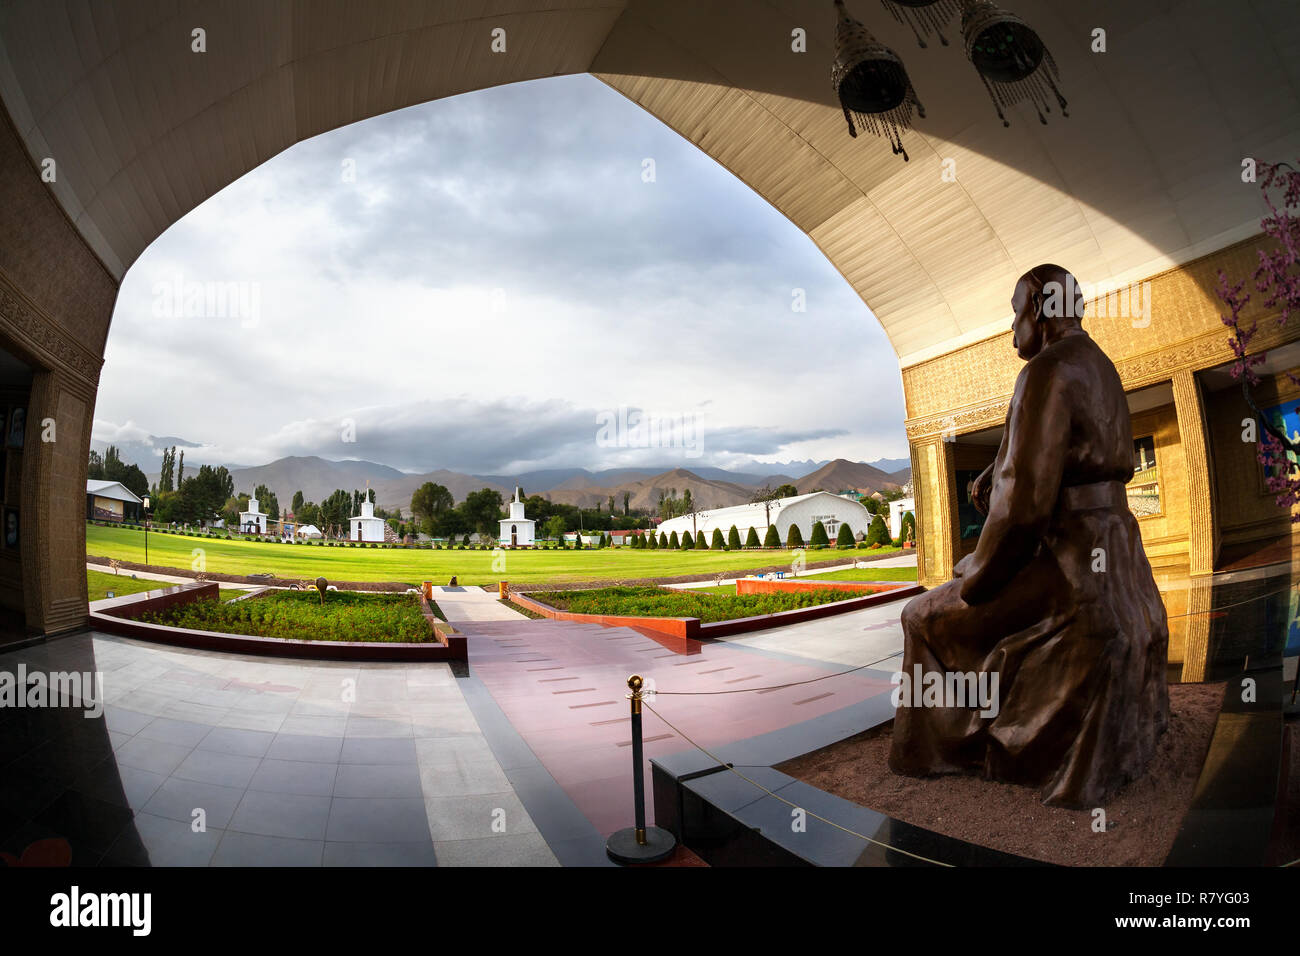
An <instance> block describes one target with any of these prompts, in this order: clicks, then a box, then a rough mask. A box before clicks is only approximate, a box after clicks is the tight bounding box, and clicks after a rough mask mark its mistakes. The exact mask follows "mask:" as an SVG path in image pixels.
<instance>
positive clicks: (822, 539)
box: [808, 521, 831, 548]
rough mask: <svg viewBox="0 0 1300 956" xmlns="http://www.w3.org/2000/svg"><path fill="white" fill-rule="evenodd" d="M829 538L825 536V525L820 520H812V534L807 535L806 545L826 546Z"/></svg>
mask: <svg viewBox="0 0 1300 956" xmlns="http://www.w3.org/2000/svg"><path fill="white" fill-rule="evenodd" d="M830 543H831V539H830V538H828V537H827V536H826V526H825V525H824V524H822V523H821V522H820V521H814V522H813V526H812V534H811V535H809V536H808V547H810V548H826V547H829V546H830Z"/></svg>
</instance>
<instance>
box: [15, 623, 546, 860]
mask: <svg viewBox="0 0 1300 956" xmlns="http://www.w3.org/2000/svg"><path fill="white" fill-rule="evenodd" d="M20 663H22V664H25V665H26V668H27V669H28V671H33V670H45V671H47V672H48V671H76V672H85V671H98V672H99V673H101V674H102V675H103V686H104V693H103V696H104V701H105V703H104V708H103V714H102V717H99V718H89V717H85V716H83V715H82V712H81V711H80V710H76V709H72V708H69V707H60V708H46V709H42V710H35V709H24V710H13V709H9V710H6V711H0V850H2V851H5V852H8V853H12V854H15V855H20V854H21V853H22V852H23V850H24V848H25V847H27V846H29V845H31V844H32V843H33V842H34V841H37V840H41V839H43V838H48V837H52V836H62V837H64V838H66V839H67V840H68V841H69V842H70V843H71V844H72V849H73V862H74V864H94V863H99V864H101V865H150V864H152V865H164V866H204V865H212V866H222V865H231V866H320V865H324V866H350V865H360V866H373V865H394V866H396V865H408V866H431V865H442V866H447V865H453V866H454V865H469V866H474V865H486V866H502V865H529V866H554V865H557V863H556V859H555V856H554V854H553V853H552V852H551V851H550V849H549V848H548V847H547V845H546V843H545V841H544V840H542V838H541V836H540V835H539V833H538V831H537V827H536V826H535V825H534V824H533V821H532V820H531V819H530V818H529V816H528V813H527V812H526V811H525V809H524V807H523V805H522V804H521V803H520V801H519V799H518V797H517V796H516V794H515V792H514V789H513V788H512V787H511V785H510V781H509V780H508V779H507V777H506V775H505V773H504V771H503V770H502V768H501V766H500V765H499V764H498V763H497V761H496V759H495V758H494V756H493V754H492V751H491V749H490V748H489V746H488V744H487V741H486V740H485V738H484V736H483V734H482V732H481V731H480V729H479V726H478V724H477V722H476V721H475V719H474V717H473V715H472V713H471V712H470V710H469V708H468V706H467V705H466V703H465V699H464V697H463V696H462V694H461V692H460V690H459V688H458V687H457V686H456V680H455V678H454V676H453V675H452V673H451V670H450V668H449V667H448V665H446V664H438V663H415V664H360V665H355V664H342V663H333V662H315V661H280V660H271V659H262V658H253V657H240V656H237V655H230V654H219V653H210V652H203V651H189V650H183V649H176V648H162V647H158V646H156V645H151V644H147V643H144V642H137V641H132V640H129V639H126V638H119V637H115V636H110V635H103V634H98V633H93V634H89V635H78V636H75V637H69V638H64V639H60V640H55V641H50V642H47V643H45V644H40V645H35V646H33V647H32V648H28V649H24V650H20V651H15V652H11V653H8V654H4V655H0V671H9V672H16V670H17V668H18V665H19V664H20Z"/></svg>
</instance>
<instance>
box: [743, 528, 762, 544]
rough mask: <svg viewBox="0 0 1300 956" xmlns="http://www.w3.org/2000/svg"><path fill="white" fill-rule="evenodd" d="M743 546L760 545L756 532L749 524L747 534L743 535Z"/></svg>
mask: <svg viewBox="0 0 1300 956" xmlns="http://www.w3.org/2000/svg"><path fill="white" fill-rule="evenodd" d="M745 547H746V548H758V547H761V545H760V544H759V542H758V532H757V531H755V530H754V526H753V525H750V526H749V534H747V535H745Z"/></svg>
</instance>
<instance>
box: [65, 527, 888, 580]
mask: <svg viewBox="0 0 1300 956" xmlns="http://www.w3.org/2000/svg"><path fill="white" fill-rule="evenodd" d="M195 548H201V549H202V551H203V559H204V566H203V570H207V571H211V572H217V573H224V574H259V573H262V572H270V573H271V574H274V575H276V576H277V577H282V578H315V577H317V576H321V575H323V576H324V577H326V578H328V579H330V580H335V581H397V582H404V583H406V584H409V585H418V584H419V582H421V581H432V582H433V583H434V584H446V583H447V580H448V579H449V578H450V577H451V576H452V575H456V577H457V580H458V581H459V583H461V584H491V583H494V582H496V581H512V582H519V583H542V582H548V583H556V584H562V583H564V582H567V581H627V580H636V579H640V578H662V577H670V576H675V575H686V574H699V575H706V574H713V573H716V572H718V571H739V570H747V569H750V568H759V567H766V566H772V565H782V564H784V565H788V564H790V563H791V562H792V561H793V560H794V556H793V552H790V551H786V550H781V551H660V550H655V551H650V550H642V549H640V548H635V549H634V548H604V549H600V550H589V551H504V552H502V554H501V555H500V556H499V557H493V554H492V552H491V551H468V550H466V551H424V550H414V549H410V550H408V549H405V548H393V549H385V548H329V547H319V546H310V545H305V544H297V545H295V544H263V543H260V542H256V541H227V540H226V539H224V538H201V537H188V536H184V535H173V534H159V533H157V532H151V533H150V535H149V564H150V565H152V566H155V567H169V568H178V569H184V570H189V569H192V568H193V567H194V561H195V560H196V557H195V555H194V554H193V551H194V549H195ZM86 553H87V554H92V555H103V556H106V557H110V558H119V559H121V560H124V561H134V562H140V563H143V562H144V532H143V531H138V530H136V529H134V528H107V527H101V526H99V525H87V527H86ZM872 553H873V554H879V553H881V552H880V551H875V552H872ZM860 555H861V552H851V551H836V550H835V549H834V548H830V549H827V550H825V551H808V552H806V553H805V560H808V561H823V560H828V561H834V560H838V559H843V560H844V561H846V562H847V561H851V560H853V558H854V557H856V556H860ZM494 564H496V567H495V568H494V566H493V565H494ZM503 565H504V566H503Z"/></svg>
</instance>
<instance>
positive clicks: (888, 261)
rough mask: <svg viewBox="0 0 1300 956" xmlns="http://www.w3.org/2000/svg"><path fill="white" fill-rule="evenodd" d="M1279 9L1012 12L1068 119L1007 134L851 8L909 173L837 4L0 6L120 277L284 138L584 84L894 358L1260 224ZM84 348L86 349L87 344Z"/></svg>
mask: <svg viewBox="0 0 1300 956" xmlns="http://www.w3.org/2000/svg"><path fill="white" fill-rule="evenodd" d="M1287 6H1288V4H1287V0H1245V2H1241V3H1234V4H1224V3H1221V2H1211V0H1164V2H1161V3H1155V4H1142V5H1136V4H1132V3H1129V2H1125V0H1100V2H1093V3H1089V4H1077V3H1071V2H1066V0H1022V2H1017V3H1015V4H1013V8H1014V9H1015V11H1016V12H1017V13H1018V14H1020V15H1021V16H1022V17H1024V18H1025V19H1026V20H1027V21H1028V22H1029V23H1031V24H1032V25H1033V26H1034V27H1035V28H1036V29H1037V30H1038V31H1039V32H1040V34H1041V35H1042V36H1043V38H1044V40H1045V41H1046V43H1047V45H1048V47H1049V48H1050V49H1051V51H1052V53H1053V55H1054V56H1055V58H1056V61H1057V62H1058V64H1059V65H1060V69H1061V74H1062V87H1063V90H1064V92H1065V94H1066V96H1067V97H1068V98H1069V100H1070V117H1069V118H1068V119H1064V118H1062V117H1060V116H1059V115H1056V114H1055V113H1054V114H1053V115H1052V116H1051V118H1050V122H1049V124H1048V125H1046V126H1041V125H1039V123H1038V122H1037V120H1036V119H1035V117H1034V115H1033V113H1032V112H1031V111H1027V110H1013V111H1012V113H1011V116H1010V118H1011V120H1012V125H1011V127H1010V128H1003V126H1002V124H1001V123H1000V121H999V120H998V118H997V116H996V114H995V112H994V109H993V106H992V104H991V102H990V101H989V99H988V97H987V94H986V93H985V90H984V87H983V85H982V84H981V83H980V81H979V79H978V77H977V75H976V74H975V72H974V69H973V68H972V67H971V65H970V64H969V63H968V62H967V61H966V59H965V57H964V56H963V53H962V50H961V44H960V38H959V36H957V31H956V28H955V26H950V27H949V30H948V34H949V39H950V41H951V44H952V45H950V46H948V47H942V46H940V45H939V44H937V43H931V44H930V47H929V48H928V49H925V50H922V49H918V48H917V46H916V42H915V40H914V39H913V37H912V35H911V33H910V31H909V30H907V29H906V28H905V27H903V26H901V25H900V24H898V23H896V22H895V21H894V20H893V18H891V17H890V16H889V15H888V14H887V13H886V12H885V11H884V10H882V9H881V7H880V6H879V5H878V4H877V3H875V2H874V0H856V2H854V3H851V4H850V11H851V12H852V13H853V14H854V15H855V16H857V17H858V18H859V19H862V20H864V22H866V23H867V24H868V26H869V27H870V28H871V29H872V30H873V31H874V32H875V33H876V35H877V36H878V37H879V38H880V39H882V40H883V41H884V42H886V43H888V44H889V45H891V46H892V47H893V48H894V49H895V50H896V51H897V52H898V53H899V54H900V55H901V56H902V57H903V60H904V62H905V63H906V65H907V67H908V69H909V72H910V74H911V77H912V81H913V83H914V85H915V87H916V89H917V92H918V94H919V95H920V97H921V99H922V101H923V103H924V104H925V107H926V111H927V118H926V119H924V120H917V121H916V130H915V131H913V132H911V133H907V134H904V135H905V141H906V145H907V148H908V152H909V153H910V155H911V161H910V162H908V163H904V162H903V161H902V160H901V159H900V158H899V157H897V156H894V155H893V154H892V153H891V152H890V150H889V148H888V146H887V144H886V143H885V142H884V141H883V140H878V139H876V138H874V137H872V136H869V135H866V134H863V135H860V136H859V137H858V138H856V139H852V138H850V137H849V136H848V133H847V129H846V124H845V121H844V118H843V115H842V113H841V112H840V109H839V107H838V104H837V103H836V102H835V100H834V96H833V94H832V91H831V88H830V82H829V65H830V60H831V42H832V38H833V31H834V13H833V8H832V4H831V3H830V0H827V2H825V3H822V2H804V0H459V2H450V0H449V2H430V0H365V2H362V0H282V2H275V0H230V2H225V3H221V4H212V3H204V2H199V0H173V2H161V0H158V2H139V0H130V2H127V0H120V2H117V0H57V2H52V0H17V2H14V3H10V4H7V5H6V6H4V7H3V8H2V9H0V95H2V96H3V99H4V103H5V106H6V107H7V109H8V112H9V114H10V116H11V118H12V119H13V122H14V124H15V126H16V128H17V130H18V133H19V135H20V137H21V138H22V140H23V141H24V143H25V145H26V147H27V149H28V152H29V153H30V155H31V156H32V158H33V160H34V161H36V162H37V163H38V164H39V163H40V162H41V160H42V159H45V158H53V159H55V161H56V162H57V169H58V176H57V179H56V180H55V182H54V183H52V184H51V185H50V188H51V189H52V191H53V193H54V195H55V196H56V197H57V199H58V202H59V203H60V205H61V206H62V207H63V209H64V210H65V212H66V213H67V215H68V217H69V218H70V219H71V221H72V222H73V223H74V224H75V226H76V228H77V230H78V231H79V232H80V233H81V235H82V236H83V237H84V239H85V240H86V242H87V244H88V245H89V246H90V247H91V249H92V250H93V251H94V252H95V254H96V255H97V256H98V257H99V259H100V260H101V261H102V262H103V264H104V266H105V267H106V268H107V270H108V271H109V273H110V274H111V275H112V276H113V277H115V278H116V280H118V281H120V280H121V277H122V275H123V274H124V273H125V271H126V270H127V269H128V268H129V267H130V265H131V263H133V262H134V261H135V259H136V258H137V257H138V256H139V255H140V253H141V252H142V251H143V250H144V249H145V247H147V246H148V245H149V243H150V242H152V241H153V240H154V239H155V238H156V237H157V236H158V235H159V234H161V233H162V231H163V230H165V229H166V228H167V227H168V226H170V225H171V224H172V223H173V222H175V221H176V220H177V219H178V218H180V217H181V216H183V215H184V214H185V213H186V212H187V211H189V210H190V209H192V208H193V207H194V206H196V205H198V204H199V203H200V202H202V201H203V200H204V199H206V198H207V197H208V196H210V195H212V194H213V193H214V192H216V191H217V190H219V189H221V188H222V187H224V186H225V185H226V184H228V183H230V182H232V181H233V180H235V179H236V178H238V177H239V176H241V175H242V174H243V173H245V172H247V171H248V170H250V169H252V168H253V167H255V166H257V165H258V164H260V163H262V162H264V161H266V160H267V159H269V158H270V157H272V156H274V155H275V154H277V153H279V152H280V151H282V150H284V149H286V148H287V147H289V146H291V145H293V144H294V143H296V142H298V141H299V140H302V139H305V138H307V137H310V136H314V135H317V134H319V133H322V132H325V131H327V130H330V129H334V128H336V127H339V126H342V125H345V124H348V123H352V122H356V121H357V120H360V119H364V118H366V117H369V116H374V115H377V114H380V113H384V112H387V111H390V110H394V109H399V108H402V107H406V106H410V105H413V104H416V103H421V102H425V101H428V100H432V99H437V98H440V97H444V96H451V95H455V94H457V93H463V92H466V91H469V90H475V89H481V88H484V87H489V86H494V85H498V84H502V83H510V82H516V81H520V80H527V79H535V78H539V77H546V76H553V75H559V74H566V73H576V72H584V71H589V72H591V73H593V74H594V75H595V76H597V77H598V78H600V79H601V80H602V81H604V82H605V83H607V84H608V85H610V86H611V87H612V88H613V89H615V90H618V91H619V92H620V93H622V94H624V95H625V96H627V97H628V98H629V99H631V100H632V101H634V102H636V103H638V104H639V105H640V106H642V107H643V108H645V109H646V110H648V111H649V112H650V113H652V114H653V115H655V116H656V117H658V118H659V119H660V120H662V121H663V122H664V123H666V124H667V125H669V126H670V127H671V128H673V129H674V130H676V131H677V132H679V133H680V134H681V135H682V136H684V137H686V138H687V139H689V140H690V141H691V142H693V143H695V144H696V145H697V146H698V147H699V148H700V149H702V150H704V151H705V152H706V153H708V154H709V155H710V156H712V157H713V158H714V159H715V160H717V161H718V162H719V163H721V164H722V165H724V166H726V168H728V169H729V170H731V171H732V172H733V173H734V174H735V175H736V176H738V177H739V178H740V179H741V180H743V181H744V182H745V183H747V184H748V185H749V186H751V187H752V188H753V189H754V190H755V191H756V192H757V193H758V194H759V195H761V196H763V197H764V198H765V199H766V200H768V201H769V202H771V203H772V204H773V205H774V206H775V207H776V208H777V209H779V210H780V211H781V212H782V213H783V214H785V215H786V216H787V217H788V218H789V219H790V220H791V221H792V222H793V223H794V224H795V225H797V226H798V227H799V228H800V229H802V230H803V231H804V232H806V233H807V234H808V235H809V236H810V237H811V238H812V239H813V240H814V241H815V242H816V243H817V245H818V246H819V247H820V248H821V249H822V250H823V252H824V253H825V254H826V256H827V257H828V258H829V259H830V261H831V262H832V263H833V264H834V265H835V266H836V268H837V269H838V270H839V271H840V273H841V274H842V275H843V276H844V277H845V279H846V280H847V281H848V282H849V284H850V285H852V286H853V288H854V289H855V290H856V291H857V293H858V294H859V295H860V296H861V297H862V299H863V301H864V302H865V303H866V304H867V306H868V307H869V308H870V309H871V310H872V312H873V313H874V314H875V315H876V317H877V318H878V319H879V321H880V322H881V324H882V325H883V326H884V329H885V331H886V333H887V334H888V336H889V338H890V341H891V343H892V344H893V347H894V349H895V351H896V352H897V354H898V355H899V358H900V361H901V363H902V364H903V365H904V366H907V365H910V364H912V363H915V362H918V361H921V360H923V359H926V358H929V357H932V356H934V355H937V354H941V353H944V352H948V351H951V350H953V349H954V348H957V347H960V346H962V345H964V344H967V343H970V342H974V341H977V340H979V339H982V338H986V337H987V336H989V335H990V334H992V333H994V332H997V331H1000V330H1002V329H1003V328H1004V327H1005V319H1006V316H1007V315H1008V314H1009V313H1008V304H1007V303H1008V299H1009V294H1010V288H1011V285H1012V284H1013V282H1014V279H1015V277H1016V276H1018V275H1019V274H1021V273H1022V272H1024V271H1025V270H1026V269H1028V268H1030V267H1031V266H1033V265H1035V264H1037V263H1038V262H1042V261H1057V262H1061V263H1063V264H1065V265H1067V266H1068V267H1069V268H1070V269H1072V270H1073V271H1074V272H1075V273H1076V274H1077V275H1079V276H1080V278H1083V279H1085V280H1086V281H1088V282H1090V283H1094V284H1097V285H1099V286H1102V287H1105V286H1107V285H1113V284H1119V283H1121V282H1125V281H1128V280H1130V279H1133V278H1136V277H1141V276H1145V275H1149V274H1151V273H1153V272H1155V271H1158V270H1160V269H1162V268H1167V267H1169V266H1173V265H1178V264H1180V263H1182V262H1186V261H1188V260H1190V259H1193V258H1196V257H1198V256H1200V255H1204V254H1205V253H1207V252H1211V251H1213V250H1215V249H1218V248H1221V247H1223V246H1225V245H1228V244H1230V243H1232V242H1234V241H1236V240H1239V239H1242V238H1245V237H1247V236H1249V235H1253V234H1254V233H1256V232H1257V231H1258V220H1259V216H1260V212H1261V207H1260V203H1259V199H1258V195H1257V191H1256V190H1255V189H1254V188H1253V187H1248V186H1244V185H1242V184H1241V183H1240V176H1239V170H1240V164H1241V161H1242V158H1243V157H1254V156H1258V157H1261V158H1284V157H1286V156H1294V155H1296V153H1297V152H1298V151H1300V150H1298V147H1300V96H1297V90H1300V56H1296V55H1295V54H1296V53H1297V52H1300V51H1297V49H1296V47H1297V44H1298V41H1297V36H1298V35H1300V33H1298V32H1297V31H1295V30H1292V29H1287V30H1282V29H1278V28H1277V26H1276V24H1277V23H1278V22H1279V21H1280V20H1286V19H1294V14H1293V13H1288V12H1287ZM1099 28H1100V29H1104V30H1105V41H1106V51H1105V52H1094V46H1095V43H1094V40H1093V37H1094V30H1096V29H1099ZM196 30H201V31H203V32H202V39H203V43H204V46H205V49H204V51H203V52H196V51H195V49H194V47H195V45H196V44H195V40H194V36H195V33H194V31H196ZM796 30H803V31H805V33H806V38H807V49H806V52H796V51H795V50H794V49H792V46H793V45H794V44H793V42H792V37H793V35H794V32H795V31H796ZM494 31H504V33H503V34H501V33H494ZM502 38H503V39H504V46H505V49H504V51H502V52H497V51H494V39H495V40H498V41H499V40H500V39H502ZM496 45H497V46H498V47H499V46H500V43H499V42H498V43H497V44H496ZM945 166H946V167H947V168H948V169H949V170H950V171H951V173H952V174H954V175H950V176H949V177H947V178H946V179H945V177H944V176H943V171H944V169H945ZM102 332H103V334H104V335H106V334H107V328H106V327H105V328H104V329H103V330H102ZM87 344H89V345H90V346H91V347H92V348H96V350H97V352H98V354H101V355H102V350H103V339H102V338H101V339H100V341H98V342H97V343H96V342H91V343H87Z"/></svg>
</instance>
